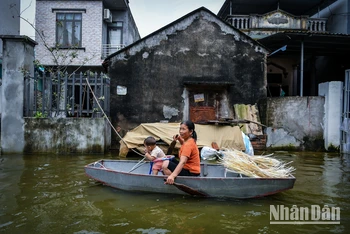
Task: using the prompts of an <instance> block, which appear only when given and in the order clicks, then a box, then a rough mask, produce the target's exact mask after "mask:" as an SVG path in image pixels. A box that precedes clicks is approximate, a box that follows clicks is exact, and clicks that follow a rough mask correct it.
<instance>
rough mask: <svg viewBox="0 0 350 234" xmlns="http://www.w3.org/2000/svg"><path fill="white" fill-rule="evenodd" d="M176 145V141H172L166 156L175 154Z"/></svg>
mask: <svg viewBox="0 0 350 234" xmlns="http://www.w3.org/2000/svg"><path fill="white" fill-rule="evenodd" d="M175 145H176V141H172V142H171V143H170V145H169V148H168V151H167V152H166V155H170V154H172V153H173V150H174V147H175Z"/></svg>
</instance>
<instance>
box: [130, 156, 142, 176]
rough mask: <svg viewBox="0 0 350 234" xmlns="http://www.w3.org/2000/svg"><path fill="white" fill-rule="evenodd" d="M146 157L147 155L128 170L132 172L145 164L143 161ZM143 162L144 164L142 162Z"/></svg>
mask: <svg viewBox="0 0 350 234" xmlns="http://www.w3.org/2000/svg"><path fill="white" fill-rule="evenodd" d="M145 159H146V157H144V158H143V159H141V160H140V161H139V162H138V163H136V165H135V166H133V167H132V168H131V169H130V171H128V172H132V171H133V170H135V169H136V168H139V167H140V166H141V165H143V164H144V163H145V162H143V161H144V160H145ZM142 162H143V163H142ZM141 163H142V164H141Z"/></svg>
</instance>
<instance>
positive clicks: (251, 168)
mask: <svg viewBox="0 0 350 234" xmlns="http://www.w3.org/2000/svg"><path fill="white" fill-rule="evenodd" d="M222 152H223V154H224V157H223V158H222V159H221V160H220V162H221V164H223V165H224V166H225V167H226V168H227V169H228V170H232V171H235V172H237V173H240V174H244V175H246V176H249V177H256V178H286V177H290V176H291V175H292V172H293V171H295V168H294V167H292V166H288V164H289V163H291V162H289V163H283V162H281V161H279V160H277V159H274V158H270V157H268V156H250V155H248V154H245V153H243V152H241V151H239V150H236V149H224V150H223V151H222Z"/></svg>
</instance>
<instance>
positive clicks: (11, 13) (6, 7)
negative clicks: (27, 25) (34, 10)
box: [0, 0, 21, 59]
mask: <svg viewBox="0 0 350 234" xmlns="http://www.w3.org/2000/svg"><path fill="white" fill-rule="evenodd" d="M0 9H1V14H0V35H19V32H20V18H19V14H20V12H21V1H20V0H1V1H0ZM1 57H2V40H0V59H1Z"/></svg>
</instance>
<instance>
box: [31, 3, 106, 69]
mask: <svg viewBox="0 0 350 234" xmlns="http://www.w3.org/2000/svg"><path fill="white" fill-rule="evenodd" d="M53 8H62V9H68V8H78V9H85V10H86V12H85V13H84V12H82V47H83V48H85V51H84V50H78V56H77V58H76V59H74V60H73V62H69V60H68V61H67V62H68V63H69V64H67V65H77V66H80V65H82V64H83V61H84V60H86V59H87V60H88V61H87V63H86V65H91V66H94V65H96V66H100V65H101V63H102V60H101V46H102V23H103V21H102V17H103V15H102V14H103V10H102V9H103V6H102V1H55V2H54V1H37V2H36V22H35V25H36V29H37V30H38V31H39V32H43V34H44V37H45V38H44V40H45V41H46V43H47V44H48V46H49V47H54V46H55V43H56V13H57V11H55V12H52V9H53ZM66 12H68V11H65V13H66ZM74 13H76V12H74ZM35 39H36V41H37V42H38V45H37V46H36V47H35V52H36V59H37V60H39V61H40V63H42V64H44V65H55V63H54V62H53V56H52V55H51V53H50V52H49V51H48V49H47V48H45V47H44V45H43V41H42V39H41V38H40V37H39V35H38V33H37V32H36V35H35ZM60 53H61V55H63V54H67V53H68V50H60Z"/></svg>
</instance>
